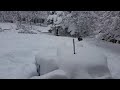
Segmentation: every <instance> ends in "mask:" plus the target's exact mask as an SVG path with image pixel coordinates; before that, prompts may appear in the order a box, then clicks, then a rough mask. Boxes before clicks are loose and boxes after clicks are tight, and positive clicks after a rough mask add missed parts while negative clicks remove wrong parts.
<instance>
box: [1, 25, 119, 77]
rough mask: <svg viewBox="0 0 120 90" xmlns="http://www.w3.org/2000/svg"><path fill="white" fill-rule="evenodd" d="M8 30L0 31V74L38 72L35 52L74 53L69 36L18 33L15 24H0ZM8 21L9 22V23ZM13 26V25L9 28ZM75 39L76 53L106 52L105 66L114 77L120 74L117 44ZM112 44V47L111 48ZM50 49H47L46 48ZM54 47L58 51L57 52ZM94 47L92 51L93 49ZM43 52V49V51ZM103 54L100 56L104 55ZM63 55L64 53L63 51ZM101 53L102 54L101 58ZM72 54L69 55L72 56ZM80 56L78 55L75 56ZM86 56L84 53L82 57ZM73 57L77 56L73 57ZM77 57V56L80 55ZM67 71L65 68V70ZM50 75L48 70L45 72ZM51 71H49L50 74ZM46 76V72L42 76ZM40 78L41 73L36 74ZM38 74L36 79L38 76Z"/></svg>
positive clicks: (17, 75) (23, 74)
mask: <svg viewBox="0 0 120 90" xmlns="http://www.w3.org/2000/svg"><path fill="white" fill-rule="evenodd" d="M3 25H4V28H5V27H7V29H8V27H10V30H7V31H4V32H1V33H0V78H1V79H3V78H6V79H10V78H14V79H16V78H17V79H22V78H23V79H28V78H31V77H33V76H37V75H38V74H37V71H36V70H37V69H36V66H35V63H36V61H35V56H36V55H37V54H38V53H42V54H43V55H45V54H44V53H46V54H47V53H48V52H50V53H51V55H58V56H59V54H60V53H59V52H58V51H60V52H61V51H62V52H64V53H67V54H70V55H72V54H73V48H72V38H70V37H60V36H59V37H57V36H52V35H47V34H43V33H39V34H18V33H17V32H18V31H16V30H15V29H14V28H15V25H14V24H8V23H7V25H8V26H6V24H0V26H1V27H2V26H3ZM9 25H10V26H9ZM11 26H12V28H11ZM44 28H45V31H46V29H47V28H46V27H37V29H35V28H34V29H35V30H44ZM75 42H76V53H77V54H80V53H82V51H83V52H84V50H87V52H90V53H93V54H95V53H98V54H99V53H102V54H104V55H105V56H106V58H107V62H108V67H109V69H110V72H111V74H112V77H113V78H120V67H119V65H120V56H119V55H120V46H119V45H117V44H111V43H107V42H103V41H98V40H94V39H90V38H87V39H84V40H83V41H81V42H78V41H77V39H75ZM112 48H113V49H112ZM48 50H50V51H48ZM56 51H57V54H56ZM92 51H94V52H92ZM43 52H44V53H43ZM104 55H103V56H104ZM65 56H66V58H70V57H67V55H65ZM103 56H102V58H104V57H103ZM71 57H72V56H71ZM77 57H79V55H78V56H77ZM85 57H87V56H83V58H85ZM74 58H76V57H74ZM79 58H80V57H79ZM65 73H66V72H65ZM48 75H49V74H48ZM50 75H51V74H50ZM43 77H44V78H45V77H46V78H48V77H49V76H47V75H46V76H43ZM39 78H40V77H39ZM39 78H38V79H39Z"/></svg>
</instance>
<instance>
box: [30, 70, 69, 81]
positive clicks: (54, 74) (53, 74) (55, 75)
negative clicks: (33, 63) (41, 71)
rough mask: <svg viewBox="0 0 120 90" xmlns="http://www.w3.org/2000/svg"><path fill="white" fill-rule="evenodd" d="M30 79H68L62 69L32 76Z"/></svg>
mask: <svg viewBox="0 0 120 90" xmlns="http://www.w3.org/2000/svg"><path fill="white" fill-rule="evenodd" d="M31 79H69V78H68V77H67V75H66V73H65V72H64V71H63V70H54V71H52V72H49V73H47V74H45V75H41V76H34V77H32V78H31Z"/></svg>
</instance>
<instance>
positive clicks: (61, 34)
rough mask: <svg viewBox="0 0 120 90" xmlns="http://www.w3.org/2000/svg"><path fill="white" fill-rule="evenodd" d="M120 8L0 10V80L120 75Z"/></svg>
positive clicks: (100, 77) (113, 76)
mask: <svg viewBox="0 0 120 90" xmlns="http://www.w3.org/2000/svg"><path fill="white" fill-rule="evenodd" d="M119 65H120V11H0V79H120V67H119Z"/></svg>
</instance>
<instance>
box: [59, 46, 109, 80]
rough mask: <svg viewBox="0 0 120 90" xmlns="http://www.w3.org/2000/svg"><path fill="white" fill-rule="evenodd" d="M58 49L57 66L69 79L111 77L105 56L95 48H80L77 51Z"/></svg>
mask: <svg viewBox="0 0 120 90" xmlns="http://www.w3.org/2000/svg"><path fill="white" fill-rule="evenodd" d="M67 52H70V51H69V50H68V51H66V52H64V51H62V50H61V51H59V68H60V69H61V70H63V71H64V72H66V74H67V76H68V77H69V78H71V79H96V78H98V79H99V78H100V79H102V78H103V79H107V78H111V74H110V71H109V69H108V65H107V57H106V56H105V55H104V54H102V53H101V52H99V51H98V50H96V49H95V48H90V47H89V48H80V51H79V53H78V52H77V54H72V53H67Z"/></svg>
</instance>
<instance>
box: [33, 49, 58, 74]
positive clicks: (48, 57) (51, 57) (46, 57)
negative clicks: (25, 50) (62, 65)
mask: <svg viewBox="0 0 120 90" xmlns="http://www.w3.org/2000/svg"><path fill="white" fill-rule="evenodd" d="M35 60H36V66H37V69H38V70H40V71H38V72H40V75H44V74H46V73H49V72H51V71H53V70H56V69H58V65H57V56H56V53H55V54H54V53H52V52H50V51H49V50H48V51H46V52H45V53H44V52H42V53H38V54H37V55H36V56H35ZM39 68H40V69H39Z"/></svg>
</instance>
